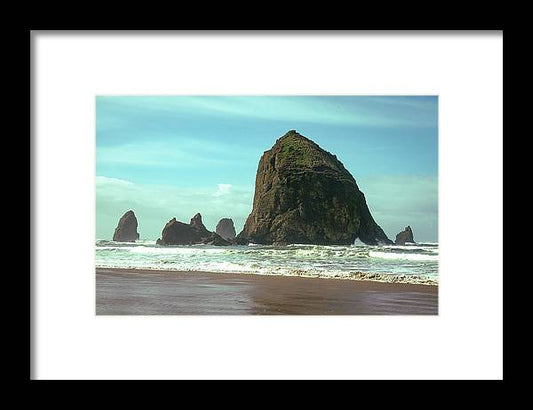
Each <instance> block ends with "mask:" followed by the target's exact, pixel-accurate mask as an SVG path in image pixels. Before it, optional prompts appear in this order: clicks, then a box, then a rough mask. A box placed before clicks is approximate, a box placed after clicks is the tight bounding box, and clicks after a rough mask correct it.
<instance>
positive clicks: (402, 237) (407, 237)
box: [394, 226, 415, 245]
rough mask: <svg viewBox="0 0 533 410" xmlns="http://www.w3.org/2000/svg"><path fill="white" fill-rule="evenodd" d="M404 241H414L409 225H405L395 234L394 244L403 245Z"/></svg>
mask: <svg viewBox="0 0 533 410" xmlns="http://www.w3.org/2000/svg"><path fill="white" fill-rule="evenodd" d="M406 242H411V243H414V242H415V240H414V238H413V231H412V229H411V227H410V226H406V227H405V229H404V230H403V231H401V232H400V233H399V234H398V235H396V240H395V241H394V244H395V245H405V243H406Z"/></svg>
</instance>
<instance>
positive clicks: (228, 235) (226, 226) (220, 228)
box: [215, 218, 235, 240]
mask: <svg viewBox="0 0 533 410" xmlns="http://www.w3.org/2000/svg"><path fill="white" fill-rule="evenodd" d="M215 232H216V233H218V234H219V235H220V236H221V237H222V238H224V239H227V240H232V239H233V238H235V225H233V220H232V219H231V218H222V219H221V220H220V221H218V224H217V227H216V229H215Z"/></svg>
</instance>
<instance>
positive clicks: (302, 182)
mask: <svg viewBox="0 0 533 410" xmlns="http://www.w3.org/2000/svg"><path fill="white" fill-rule="evenodd" d="M357 238H359V239H360V240H361V241H362V242H364V243H366V244H370V245H377V244H392V241H391V240H390V239H389V238H387V235H385V233H384V232H383V230H382V229H381V228H380V227H379V225H378V224H377V223H376V222H375V221H374V219H373V218H372V215H371V214H370V210H369V209H368V206H367V204H366V200H365V196H364V194H363V193H362V192H361V191H360V190H359V187H358V186H357V183H356V182H355V179H354V177H353V176H352V175H351V174H350V173H349V172H348V171H347V170H346V168H344V165H343V164H342V163H341V162H340V161H339V160H338V159H337V157H336V156H335V155H333V154H331V153H329V152H327V151H325V150H323V149H322V148H320V147H319V146H318V145H317V144H316V143H314V142H313V141H311V140H310V139H308V138H306V137H304V136H303V135H300V134H299V133H297V132H296V131H294V130H291V131H289V132H287V133H286V134H285V135H283V136H282V137H281V138H279V139H278V140H277V141H276V143H275V144H274V146H273V147H272V148H271V149H270V150H268V151H266V152H265V153H263V155H262V157H261V159H260V160H259V165H258V167H257V175H256V179H255V194H254V202H253V209H252V212H251V214H250V215H249V216H248V218H247V220H246V223H245V225H244V229H243V230H242V232H241V233H239V235H238V236H237V238H236V242H237V243H248V242H253V243H258V244H290V243H302V244H318V245H351V244H353V243H354V241H355V240H356V239H357Z"/></svg>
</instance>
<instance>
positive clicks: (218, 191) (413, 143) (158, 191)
mask: <svg viewBox="0 0 533 410" xmlns="http://www.w3.org/2000/svg"><path fill="white" fill-rule="evenodd" d="M438 103H439V99H438V96H437V95H268V96H265V95H257V96H241V95H224V96H221V95H216V96H210V95H185V96H182V95H179V96H178V95H97V96H96V97H95V105H96V115H95V129H96V136H95V137H96V164H95V171H96V173H95V181H96V184H95V186H96V204H95V207H96V210H95V213H96V227H95V265H96V266H95V272H96V281H95V287H96V289H95V298H96V303H95V309H96V312H95V313H96V315H438V314H439V309H438V306H439V303H438V289H439V240H438Z"/></svg>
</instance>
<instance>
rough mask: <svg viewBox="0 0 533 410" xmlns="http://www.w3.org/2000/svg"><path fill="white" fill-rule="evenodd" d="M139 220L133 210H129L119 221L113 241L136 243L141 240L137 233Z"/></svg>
mask: <svg viewBox="0 0 533 410" xmlns="http://www.w3.org/2000/svg"><path fill="white" fill-rule="evenodd" d="M137 226H138V225H137V218H136V217H135V213H134V212H133V211H132V210H129V211H128V212H126V213H125V214H124V215H122V218H120V220H119V221H118V225H117V227H116V228H115V233H114V234H113V240H114V241H116V242H135V241H136V240H137V239H139V233H138V232H137Z"/></svg>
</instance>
